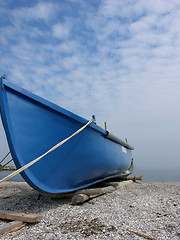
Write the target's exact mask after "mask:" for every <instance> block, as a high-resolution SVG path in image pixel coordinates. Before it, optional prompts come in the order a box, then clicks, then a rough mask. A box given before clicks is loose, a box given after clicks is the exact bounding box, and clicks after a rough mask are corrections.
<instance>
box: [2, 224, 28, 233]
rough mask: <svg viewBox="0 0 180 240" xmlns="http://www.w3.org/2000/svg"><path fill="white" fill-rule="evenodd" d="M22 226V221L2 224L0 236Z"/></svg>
mask: <svg viewBox="0 0 180 240" xmlns="http://www.w3.org/2000/svg"><path fill="white" fill-rule="evenodd" d="M21 225H23V222H22V221H13V222H9V223H4V224H3V225H1V226H0V235H2V234H4V233H6V232H9V231H10V230H12V229H13V228H16V227H19V226H21Z"/></svg>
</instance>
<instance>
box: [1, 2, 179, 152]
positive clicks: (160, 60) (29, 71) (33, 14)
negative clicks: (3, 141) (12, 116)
mask: <svg viewBox="0 0 180 240" xmlns="http://www.w3.org/2000/svg"><path fill="white" fill-rule="evenodd" d="M68 4H69V8H68V12H67V8H66V7H64V6H63V4H62V3H59V2H58V1H56V2H55V3H54V2H53V3H51V2H39V3H37V4H36V5H34V6H32V7H23V8H19V9H14V10H12V11H10V9H8V10H6V11H4V12H5V14H8V19H9V24H7V25H3V24H2V25H1V32H3V34H1V36H0V43H1V48H0V51H1V56H3V58H1V59H0V65H1V69H2V70H3V73H2V74H4V73H6V72H7V73H8V75H9V77H8V79H9V80H10V81H13V82H14V83H16V84H18V85H21V86H22V87H25V88H26V89H28V90H30V91H32V92H34V93H37V94H39V95H40V96H42V97H44V98H47V99H49V100H51V101H53V102H55V103H57V104H60V105H61V106H63V107H65V108H67V109H69V110H71V111H73V112H76V113H78V114H80V115H83V116H84V117H86V118H90V116H91V114H93V113H95V114H96V115H97V120H98V123H99V122H100V123H101V125H102V123H103V121H105V120H106V121H108V129H109V130H110V131H112V132H115V133H116V135H119V136H120V137H121V136H122V137H123V138H124V137H127V135H129V138H132V139H133V140H134V141H135V142H136V137H137V138H138V136H139V135H141V137H142V141H144V142H145V140H146V137H147V136H145V134H144V133H143V131H145V132H146V133H149V132H148V131H147V130H146V128H150V129H155V130H157V132H158V128H160V127H161V124H164V125H163V126H165V125H166V124H167V123H166V122H165V119H167V121H169V122H171V123H172V122H174V126H178V124H179V123H178V124H177V123H176V122H175V120H174V119H175V118H178V117H179V112H178V111H177V110H175V107H173V105H175V104H177V102H179V101H180V99H179V91H180V83H179V76H180V70H179V64H178V63H179V62H180V57H179V56H180V47H179V44H180V30H179V27H178V26H179V17H180V7H178V2H177V1H158V2H157V1H156V2H154V1H150V2H147V1H141V0H140V1H120V0H117V1H115V0H112V1H101V2H100V3H99V4H100V7H99V8H96V7H94V8H93V7H92V6H89V3H87V2H83V1H82V2H81V3H80V4H79V5H78V8H77V10H74V11H72V9H73V8H72V9H71V7H72V6H71V4H78V1H77V2H73V3H71V1H70V2H68ZM73 6H74V5H73ZM88 6H89V8H88ZM1 12H3V9H2V10H1ZM38 13H39V14H38ZM60 13H61V14H60ZM33 21H36V23H37V24H32V23H33ZM38 23H39V24H38ZM172 125H173V124H171V126H172ZM162 129H163V128H162ZM155 130H153V131H155ZM169 131H170V130H169ZM139 141H140V140H139ZM142 144H144V143H142ZM143 146H144V148H146V147H147V146H145V144H144V145H143ZM146 150H147V149H146ZM137 151H138V150H137Z"/></svg>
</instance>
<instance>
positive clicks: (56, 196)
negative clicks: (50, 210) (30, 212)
mask: <svg viewBox="0 0 180 240" xmlns="http://www.w3.org/2000/svg"><path fill="white" fill-rule="evenodd" d="M74 193H75V192H70V193H47V194H46V195H47V196H48V197H50V198H69V197H73V195H74Z"/></svg>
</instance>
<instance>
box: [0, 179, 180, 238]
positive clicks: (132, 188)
mask: <svg viewBox="0 0 180 240" xmlns="http://www.w3.org/2000/svg"><path fill="white" fill-rule="evenodd" d="M0 209H7V210H14V211H21V212H30V213H40V214H42V220H41V221H40V222H39V223H36V224H31V225H28V226H25V227H24V228H22V229H21V230H19V231H16V232H14V233H8V234H5V235H3V236H1V239H4V240H5V239H6V240H7V239H12V238H13V239H26V240H27V239H29V240H30V239H32V240H33V239H145V238H143V237H142V236H138V235H137V234H136V233H140V234H144V235H146V236H149V237H151V239H163V240H164V239H171V240H172V239H174V240H175V239H180V183H179V182H176V183H132V184H130V185H127V186H125V187H122V188H119V189H118V190H116V191H114V192H112V193H108V194H105V195H102V196H99V197H97V198H94V199H91V200H90V201H88V202H85V203H84V204H82V205H75V206H73V205H71V199H70V198H66V199H51V198H49V197H48V196H45V195H42V194H39V192H37V191H36V190H34V189H32V188H31V187H30V186H28V185H27V184H26V183H15V182H5V183H3V184H1V185H0ZM3 223H4V222H3V221H0V225H1V224H3ZM131 231H134V232H136V233H134V232H131Z"/></svg>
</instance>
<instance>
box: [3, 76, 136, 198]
mask: <svg viewBox="0 0 180 240" xmlns="http://www.w3.org/2000/svg"><path fill="white" fill-rule="evenodd" d="M0 88H1V89H0V112H1V119H2V123H3V126H4V130H5V133H6V136H7V141H8V145H9V149H10V152H11V155H12V158H13V161H14V163H15V165H16V167H17V168H18V169H19V168H21V167H22V166H24V165H26V164H27V163H29V162H31V161H32V160H33V159H36V158H37V157H39V156H41V155H42V154H44V153H45V152H47V151H48V150H49V149H51V148H52V147H53V146H55V145H56V144H57V143H59V142H60V141H62V140H64V139H65V138H67V137H69V136H70V135H72V134H73V133H74V132H76V131H77V130H78V129H79V128H81V127H82V126H84V125H85V124H86V123H87V122H88V120H86V119H84V118H82V117H80V116H78V115H76V114H74V113H72V112H70V111H68V110H66V109H64V108H62V107H60V106H57V105H55V104H53V103H51V102H49V101H47V100H45V99H43V98H41V97H38V96H36V95H34V94H32V93H30V92H28V91H26V90H24V89H22V88H19V87H17V86H16V85H14V84H12V83H9V82H7V80H5V79H3V78H1V79H0ZM132 150H133V147H131V146H130V145H129V144H128V143H126V142H124V141H122V140H120V139H119V138H117V137H115V136H113V135H112V134H110V133H109V132H108V131H107V130H105V129H103V128H101V127H99V126H98V125H97V124H96V123H94V122H92V123H90V124H89V125H88V126H87V127H86V128H85V129H84V130H83V131H81V132H80V133H79V134H78V135H76V136H74V137H73V138H71V139H70V140H69V141H67V142H66V143H65V144H63V145H62V146H61V147H59V148H57V149H56V150H54V151H52V152H51V153H49V154H47V155H46V156H44V157H43V158H42V159H40V160H39V161H38V162H36V163H35V164H34V165H32V166H30V167H29V168H27V169H25V170H24V171H23V172H21V176H22V177H23V178H24V180H25V181H26V182H27V183H28V184H29V185H30V186H32V187H33V188H35V189H36V190H38V191H40V192H46V193H51V194H53V193H54V194H57V193H65V192H71V191H75V190H78V189H82V188H85V187H88V186H91V185H93V184H95V183H98V182H101V181H104V180H106V179H110V178H115V177H120V176H123V175H128V174H130V173H131V169H132Z"/></svg>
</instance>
